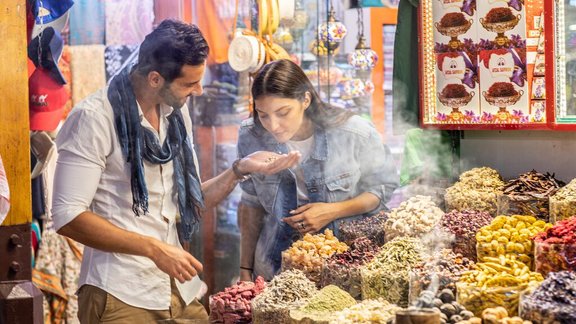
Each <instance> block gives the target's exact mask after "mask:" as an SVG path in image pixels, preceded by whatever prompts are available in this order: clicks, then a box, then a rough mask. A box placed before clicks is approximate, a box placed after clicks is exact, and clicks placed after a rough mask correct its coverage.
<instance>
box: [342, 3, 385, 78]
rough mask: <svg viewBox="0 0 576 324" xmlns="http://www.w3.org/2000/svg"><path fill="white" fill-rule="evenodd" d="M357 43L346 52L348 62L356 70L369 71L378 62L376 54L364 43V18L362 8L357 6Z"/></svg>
mask: <svg viewBox="0 0 576 324" xmlns="http://www.w3.org/2000/svg"><path fill="white" fill-rule="evenodd" d="M357 23H358V35H357V38H358V44H357V45H356V49H355V50H354V52H352V53H350V54H348V63H349V64H350V65H352V67H354V68H355V69H357V70H363V71H370V70H372V69H373V68H374V67H375V66H376V62H378V55H377V54H376V52H374V51H373V50H372V49H371V48H370V46H368V45H366V38H364V18H363V16H362V8H358V22H357Z"/></svg>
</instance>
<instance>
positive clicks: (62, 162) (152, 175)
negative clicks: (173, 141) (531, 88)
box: [52, 88, 200, 310]
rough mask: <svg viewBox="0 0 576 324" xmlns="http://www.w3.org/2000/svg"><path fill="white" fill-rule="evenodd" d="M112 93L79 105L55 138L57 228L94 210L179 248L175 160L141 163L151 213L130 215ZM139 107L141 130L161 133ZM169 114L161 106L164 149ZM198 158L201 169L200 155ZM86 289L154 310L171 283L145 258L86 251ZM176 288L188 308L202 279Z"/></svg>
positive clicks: (166, 300) (163, 305) (163, 304)
mask: <svg viewBox="0 0 576 324" xmlns="http://www.w3.org/2000/svg"><path fill="white" fill-rule="evenodd" d="M107 90H108V88H104V89H101V90H99V91H97V92H95V93H94V94H92V95H90V96H89V97H87V98H86V99H85V100H84V101H82V102H80V103H79V104H78V105H77V106H76V107H75V108H74V109H73V110H72V111H71V113H70V115H69V116H68V118H67V120H66V122H65V123H64V125H63V127H62V129H61V130H60V132H59V133H58V137H57V139H56V144H57V147H58V153H59V156H58V162H57V166H56V175H55V179H54V197H53V206H52V216H53V219H54V227H55V229H56V230H59V229H60V228H61V227H62V226H64V225H66V224H68V223H69V222H70V221H72V220H73V219H74V218H75V217H77V216H78V215H79V214H81V213H82V212H84V211H87V210H90V211H92V212H94V213H96V214H98V215H100V216H102V217H103V218H105V219H107V220H108V221H110V222H111V223H112V224H114V225H116V226H118V227H120V228H123V229H125V230H128V231H132V232H136V233H140V234H143V235H147V236H151V237H154V238H156V239H158V240H160V241H163V242H167V243H169V244H172V245H175V246H179V247H181V245H180V242H179V241H178V233H177V230H176V219H177V216H178V215H177V214H179V212H178V204H177V190H175V185H174V184H173V179H172V175H173V168H172V162H169V163H166V164H162V165H160V164H150V163H149V162H147V161H144V173H145V179H146V186H147V188H148V196H149V202H148V211H149V212H148V214H146V215H141V216H139V217H137V216H135V215H134V213H133V212H132V190H131V185H130V164H128V163H126V162H125V160H126V159H125V157H124V156H123V155H122V151H121V148H120V143H119V142H118V138H117V136H116V128H115V124H114V113H113V111H112V106H111V105H110V102H109V101H108V98H107V95H106V93H107ZM138 109H139V113H140V120H141V124H142V125H143V126H144V127H146V128H148V129H150V130H153V131H154V132H155V133H156V131H155V130H154V128H153V127H152V125H151V124H150V123H149V122H148V121H147V120H146V119H145V118H144V117H143V114H142V110H141V109H140V107H138ZM172 110H173V108H172V107H168V106H164V107H161V112H160V115H161V118H160V128H159V129H160V133H159V138H160V142H161V143H163V142H164V139H165V138H166V133H167V129H168V122H167V119H166V117H167V116H168V115H169V114H170V113H171V112H172ZM182 115H183V117H184V122H185V124H186V129H187V130H188V134H189V136H190V138H191V139H192V125H191V121H190V117H189V114H188V108H187V107H186V106H184V107H182ZM156 134H158V133H156ZM191 142H192V141H191ZM194 160H195V162H196V166H197V167H198V163H197V162H198V161H197V158H196V155H195V154H194ZM173 188H174V190H173ZM99 235H106V234H105V233H100V234H99ZM84 284H89V285H94V286H96V287H99V288H101V289H103V290H105V291H106V292H108V293H109V294H111V295H113V296H114V297H116V298H118V299H120V300H122V301H123V302H125V303H126V304H129V305H132V306H135V307H141V308H145V309H150V310H166V309H169V307H170V298H171V291H170V278H169V276H168V274H166V273H164V272H162V271H161V270H160V269H158V268H157V267H156V265H155V264H154V262H153V261H152V260H150V259H149V258H146V257H142V256H134V255H128V254H121V253H108V252H103V251H100V250H97V249H93V248H90V247H88V246H86V248H85V249H84V257H83V259H82V268H81V271H80V279H79V283H78V287H81V286H82V285H84ZM176 285H177V287H178V290H179V291H180V294H181V295H182V298H183V299H184V301H185V302H186V304H189V303H190V302H192V301H193V300H194V298H195V297H196V295H197V293H198V291H199V288H200V279H199V278H198V277H195V278H194V279H193V280H192V281H188V282H186V283H185V284H180V283H179V282H178V281H176Z"/></svg>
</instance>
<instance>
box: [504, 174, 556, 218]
mask: <svg viewBox="0 0 576 324" xmlns="http://www.w3.org/2000/svg"><path fill="white" fill-rule="evenodd" d="M562 186H564V183H563V182H562V181H559V180H557V179H555V178H554V174H550V173H546V174H543V173H540V172H536V171H534V170H532V171H530V172H526V173H523V174H521V175H520V176H519V177H518V178H516V179H512V180H510V181H508V182H507V183H506V185H505V186H504V189H503V193H502V194H500V195H499V196H498V214H499V215H515V214H518V215H529V216H534V217H536V218H538V219H541V220H544V221H545V222H547V221H548V220H549V219H550V213H549V206H550V197H551V196H552V195H554V194H555V193H556V191H558V189H560V188H561V187H562Z"/></svg>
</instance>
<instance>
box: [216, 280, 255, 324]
mask: <svg viewBox="0 0 576 324" xmlns="http://www.w3.org/2000/svg"><path fill="white" fill-rule="evenodd" d="M265 287H266V282H264V278H262V277H258V278H256V280H255V281H254V282H250V281H242V282H238V283H237V284H235V285H233V286H232V287H227V288H225V289H224V291H221V292H219V293H217V294H215V295H212V296H211V298H210V323H224V324H239V323H252V308H251V306H250V302H251V301H252V299H253V298H254V297H256V295H258V294H259V293H260V292H262V290H264V288H265Z"/></svg>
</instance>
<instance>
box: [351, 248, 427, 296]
mask: <svg viewBox="0 0 576 324" xmlns="http://www.w3.org/2000/svg"><path fill="white" fill-rule="evenodd" d="M423 254H424V247H423V246H422V244H421V243H420V241H419V240H418V239H415V238H409V237H400V238H396V239H394V240H392V241H390V242H388V243H386V244H384V246H383V247H382V249H381V250H380V252H378V254H377V255H376V257H374V259H373V260H372V261H371V262H370V263H368V264H367V265H366V266H365V267H364V268H363V269H362V297H363V298H364V299H370V298H372V299H375V298H379V297H382V298H384V299H385V300H387V301H389V302H391V303H395V304H398V305H399V306H401V307H406V306H407V305H408V289H409V275H408V273H409V270H410V268H411V267H413V266H414V265H416V264H418V263H420V262H422V257H423Z"/></svg>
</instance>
